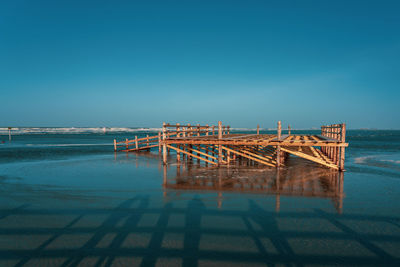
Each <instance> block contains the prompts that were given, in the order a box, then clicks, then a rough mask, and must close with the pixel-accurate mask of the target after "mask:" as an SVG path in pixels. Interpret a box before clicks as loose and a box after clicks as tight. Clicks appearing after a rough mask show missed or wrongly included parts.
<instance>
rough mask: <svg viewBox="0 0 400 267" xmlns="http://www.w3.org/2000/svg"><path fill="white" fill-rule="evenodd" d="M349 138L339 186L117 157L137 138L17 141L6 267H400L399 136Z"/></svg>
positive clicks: (6, 220) (4, 161)
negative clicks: (124, 143)
mask: <svg viewBox="0 0 400 267" xmlns="http://www.w3.org/2000/svg"><path fill="white" fill-rule="evenodd" d="M141 134H142V135H145V134H147V133H146V132H143V133H141ZM150 134H151V133H150ZM347 134H348V139H347V140H348V141H349V142H350V147H349V148H348V149H347V153H346V169H347V171H346V172H345V173H344V174H343V175H338V174H337V173H335V172H331V171H329V170H326V169H325V168H321V167H318V166H316V165H315V164H313V163H308V162H306V161H304V160H302V159H296V158H294V157H290V158H289V162H288V164H287V165H288V167H287V168H284V169H283V170H281V171H279V172H277V171H276V170H274V169H267V168H260V167H257V166H254V167H245V166H233V167H231V168H221V169H215V168H205V166H204V165H200V166H199V165H198V164H197V162H196V161H193V164H187V165H183V166H180V167H178V165H177V164H176V162H175V157H174V156H173V155H172V154H171V157H170V158H169V163H170V164H169V165H168V167H164V166H163V165H162V164H161V162H160V159H159V156H158V154H157V152H156V151H155V152H152V153H146V152H144V153H138V154H135V153H130V154H125V153H118V154H114V153H113V152H112V149H113V148H112V140H113V139H114V137H115V136H117V137H118V139H120V140H121V139H122V140H124V139H125V138H127V137H131V135H132V134H131V133H107V134H102V133H84V134H83V133H78V134H71V133H68V134H54V133H53V134H20V135H15V136H13V141H12V143H11V144H9V143H8V142H6V143H5V144H3V145H0V190H1V194H0V266H78V265H82V266H92V265H97V266H127V265H129V266H135V265H137V266H153V265H157V266H163V265H174V266H175V265H184V266H214V265H221V264H222V265H235V266H236V265H237V266H244V265H246V266H247V265H288V266H292V265H304V266H306V265H324V266H325V265H338V264H340V265H373V266H384V265H385V266H386V265H399V264H400V259H399V257H400V256H399V255H400V254H399V251H400V169H399V165H400V162H399V161H398V160H400V157H399V155H400V131H351V130H350V131H348V133H347ZM7 138H8V136H6V135H3V136H0V140H7ZM87 144H90V146H88V145H87Z"/></svg>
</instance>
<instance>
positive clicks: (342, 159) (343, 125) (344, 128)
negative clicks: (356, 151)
mask: <svg viewBox="0 0 400 267" xmlns="http://www.w3.org/2000/svg"><path fill="white" fill-rule="evenodd" d="M340 141H341V142H342V143H345V142H346V124H345V123H343V124H342V128H341V140H340ZM344 152H345V148H344V147H341V148H340V162H339V169H340V170H341V171H344V159H345V156H344Z"/></svg>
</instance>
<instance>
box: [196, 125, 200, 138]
mask: <svg viewBox="0 0 400 267" xmlns="http://www.w3.org/2000/svg"><path fill="white" fill-rule="evenodd" d="M197 136H200V124H197Z"/></svg>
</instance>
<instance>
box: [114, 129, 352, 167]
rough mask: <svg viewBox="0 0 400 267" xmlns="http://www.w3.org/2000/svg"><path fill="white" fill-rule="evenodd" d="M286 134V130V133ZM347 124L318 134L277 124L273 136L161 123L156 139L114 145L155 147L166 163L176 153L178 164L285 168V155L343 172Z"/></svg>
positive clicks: (129, 148) (119, 147)
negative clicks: (193, 161)
mask: <svg viewBox="0 0 400 267" xmlns="http://www.w3.org/2000/svg"><path fill="white" fill-rule="evenodd" d="M285 132H286V131H285ZM345 135H346V125H345V124H334V125H328V126H322V127H321V134H320V135H296V134H292V133H291V130H290V127H289V128H288V130H287V132H286V133H284V134H283V133H282V128H281V122H278V127H277V133H276V134H260V132H259V127H257V132H256V133H255V134H239V133H236V134H234V133H230V127H229V126H223V125H222V123H221V122H219V123H218V125H217V126H208V125H206V126H200V125H195V126H192V125H190V124H188V125H180V124H174V125H171V124H165V123H164V124H163V127H162V131H161V132H160V133H158V135H155V136H146V137H144V138H139V139H138V138H137V137H135V139H132V140H128V139H127V140H125V141H121V142H116V140H114V150H115V151H125V152H131V151H140V150H150V149H151V148H155V147H158V151H159V152H160V153H161V152H162V155H163V162H164V164H167V154H168V153H169V152H170V150H173V151H175V153H176V159H177V161H178V162H180V161H181V160H185V159H188V160H191V159H193V158H195V159H197V160H198V161H203V162H205V163H207V164H211V165H217V166H220V165H222V164H228V165H229V164H234V163H235V162H237V161H242V160H248V161H249V164H263V165H265V166H269V167H278V168H279V167H282V166H285V159H286V158H287V157H288V155H294V156H297V157H301V158H304V159H307V160H310V161H313V162H315V163H318V164H320V165H323V166H326V167H328V168H331V169H335V170H340V171H343V170H344V159H345V147H347V146H348V143H346V142H345Z"/></svg>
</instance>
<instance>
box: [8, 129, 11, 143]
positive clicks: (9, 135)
mask: <svg viewBox="0 0 400 267" xmlns="http://www.w3.org/2000/svg"><path fill="white" fill-rule="evenodd" d="M8 141H10V142H11V127H8Z"/></svg>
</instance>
